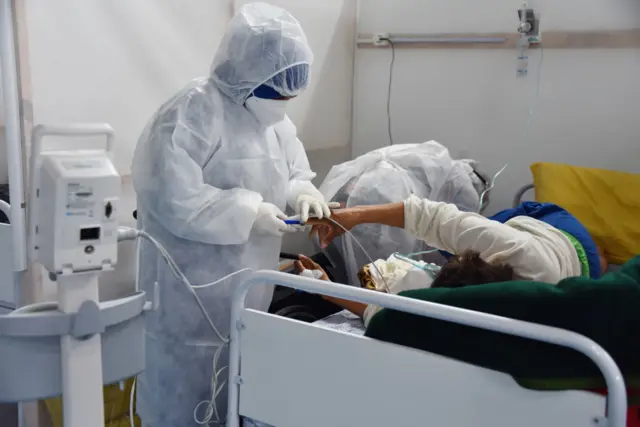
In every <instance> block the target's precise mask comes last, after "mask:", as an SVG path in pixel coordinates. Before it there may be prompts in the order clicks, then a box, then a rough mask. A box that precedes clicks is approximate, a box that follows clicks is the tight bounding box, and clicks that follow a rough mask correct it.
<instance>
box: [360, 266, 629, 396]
mask: <svg viewBox="0 0 640 427" xmlns="http://www.w3.org/2000/svg"><path fill="white" fill-rule="evenodd" d="M400 295H402V296H406V297H409V298H415V299H420V300H423V301H432V302H436V303H439V304H444V305H450V306H454V307H461V308H466V309H470V310H475V311H480V312H485V313H491V314H496V315H499V316H505V317H510V318H513V319H519V320H524V321H528V322H533V323H538V324H542V325H548V326H555V327H558V328H563V329H567V330H570V331H574V332H577V333H579V334H582V335H584V336H586V337H588V338H591V339H592V340H594V341H595V342H597V343H598V344H600V345H601V346H602V347H603V348H604V349H605V350H606V351H607V352H608V353H609V354H610V355H611V356H612V357H613V359H614V360H615V361H616V363H617V364H618V367H619V368H620V370H621V371H622V372H623V375H624V376H625V380H626V384H627V387H640V354H639V353H640V256H639V257H636V258H635V259H633V260H631V261H629V262H628V263H627V264H625V265H624V266H623V267H622V269H621V270H620V271H618V272H612V273H608V274H606V275H604V276H603V277H602V278H601V279H598V280H591V279H588V278H584V277H574V278H570V279H565V280H563V281H561V282H560V283H558V284H557V285H555V286H554V285H549V284H545V283H539V282H524V281H523V282H507V283H492V284H488V285H482V286H471V287H466V288H458V289H443V288H439V289H420V290H414V291H407V292H403V293H401V294H400ZM366 336H368V337H371V338H375V339H379V340H383V341H388V342H392V343H396V344H401V345H406V346H409V347H414V348H418V349H422V350H426V351H429V352H432V353H436V354H440V355H443V356H447V357H450V358H453V359H457V360H460V361H463V362H466V363H470V364H474V365H477V366H482V367H485V368H489V369H493V370H496V371H500V372H505V373H507V374H510V375H512V376H513V377H514V378H515V379H516V381H518V382H519V383H520V384H521V385H522V386H524V387H527V388H532V389H538V390H550V389H553V390H558V389H595V388H601V387H604V379H603V378H602V375H601V374H600V371H599V370H598V368H597V367H596V365H595V364H594V363H593V362H591V360H590V359H588V358H587V357H586V356H583V355H582V354H580V353H578V352H576V351H574V350H570V349H567V348H563V347H559V346H556V345H553V344H546V343H540V342H537V341H532V340H528V339H524V338H519V337H514V336H510V335H505V334H501V333H497V332H491V331H486V330H482V329H477V328H472V327H467V326H462V325H458V324H454V323H450V322H446V321H442V320H436V319H431V318H427V317H422V316H416V315H413V314H408V313H402V312H399V311H395V310H389V309H385V310H381V311H380V312H379V313H378V314H376V315H375V316H374V317H373V319H372V320H371V322H370V324H369V327H368V328H367V331H366Z"/></svg>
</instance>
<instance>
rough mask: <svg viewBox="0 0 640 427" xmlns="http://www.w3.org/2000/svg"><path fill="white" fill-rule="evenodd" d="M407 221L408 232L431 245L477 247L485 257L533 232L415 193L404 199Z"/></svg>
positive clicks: (454, 249)
mask: <svg viewBox="0 0 640 427" xmlns="http://www.w3.org/2000/svg"><path fill="white" fill-rule="evenodd" d="M404 221H405V229H406V230H407V231H408V232H410V233H412V234H414V235H415V236H416V237H417V238H419V239H422V240H424V241H425V242H426V243H427V244H428V245H430V246H433V247H435V248H437V249H440V250H444V251H447V252H450V253H452V254H459V253H461V252H464V251H465V250H473V251H476V252H479V253H480V255H481V257H482V258H483V259H487V258H488V257H490V256H491V255H493V254H495V253H497V252H504V251H506V250H509V249H510V248H515V247H518V246H522V245H525V244H527V242H528V241H529V240H531V235H530V234H528V233H524V232H522V231H518V230H516V229H514V228H512V227H509V226H508V225H504V224H501V223H499V222H497V221H492V220H490V219H487V218H485V217H483V216H482V215H478V214H476V213H473V212H461V211H460V210H458V208H457V207H456V206H455V205H453V204H450V203H444V202H433V201H431V200H427V199H420V198H418V197H415V196H411V197H409V198H408V199H407V200H405V202H404Z"/></svg>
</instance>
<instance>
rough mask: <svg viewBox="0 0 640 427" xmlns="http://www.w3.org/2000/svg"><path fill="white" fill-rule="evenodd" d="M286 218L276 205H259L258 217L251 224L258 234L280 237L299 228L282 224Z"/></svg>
mask: <svg viewBox="0 0 640 427" xmlns="http://www.w3.org/2000/svg"><path fill="white" fill-rule="evenodd" d="M286 218H287V216H286V215H285V214H284V213H283V212H282V211H281V210H280V209H278V207H277V206H276V205H273V204H271V203H265V202H262V203H260V206H259V207H258V216H257V217H256V221H255V222H254V223H253V228H254V229H255V230H256V231H257V232H259V233H260V234H267V235H271V236H278V237H281V236H282V235H284V233H293V232H296V231H298V229H299V226H293V225H288V224H285V223H284V219H286Z"/></svg>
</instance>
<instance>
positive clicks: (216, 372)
mask: <svg viewBox="0 0 640 427" xmlns="http://www.w3.org/2000/svg"><path fill="white" fill-rule="evenodd" d="M122 234H123V235H124V236H126V237H127V238H130V237H131V236H135V237H141V238H144V239H146V240H148V241H149V242H150V243H152V244H153V246H155V248H156V249H157V250H158V252H160V255H162V258H163V259H164V260H165V262H166V263H167V265H168V266H169V269H170V270H171V273H172V274H173V275H174V276H175V277H176V279H178V280H179V281H180V282H181V283H182V284H184V285H185V286H186V287H187V289H189V291H190V292H191V294H192V295H193V297H194V299H195V301H196V303H197V305H198V308H199V309H200V311H201V312H202V315H203V316H204V318H205V320H206V321H207V323H208V324H209V326H210V327H211V329H212V330H213V332H214V333H215V334H216V335H217V336H218V338H219V339H220V340H221V341H222V343H221V345H220V346H219V347H218V348H217V349H216V351H215V353H214V356H213V366H212V375H211V400H205V401H201V402H199V403H198V404H197V405H196V406H195V408H194V414H193V416H194V421H195V422H196V423H198V424H200V425H206V424H209V422H210V421H211V420H212V417H213V416H214V415H215V417H216V419H215V420H214V422H216V423H218V424H220V423H224V420H221V419H220V415H219V412H218V408H217V405H216V398H217V397H218V396H219V395H220V393H221V392H222V390H223V388H224V386H225V385H226V384H227V381H226V380H225V381H224V382H223V383H222V384H220V385H218V383H219V377H220V374H221V373H222V372H223V371H224V370H225V369H227V367H226V366H225V367H222V368H220V369H218V368H217V365H218V362H219V359H220V355H221V354H222V350H223V349H224V348H225V347H226V346H227V345H228V343H229V337H225V336H223V335H222V334H221V333H220V331H219V330H218V328H217V327H216V326H215V324H214V323H213V321H212V320H211V317H210V316H209V313H208V312H207V310H206V309H205V307H204V305H203V303H202V300H200V297H199V296H198V295H197V294H196V292H195V289H202V288H207V287H210V286H214V285H217V284H218V283H220V282H223V281H225V280H227V279H229V278H231V277H233V276H235V275H237V274H240V273H244V272H251V271H253V270H251V269H250V268H243V269H240V270H238V271H235V272H233V273H231V274H228V275H226V276H224V277H222V278H220V279H218V280H216V281H214V282H211V283H207V284H205V285H196V286H194V285H191V283H190V282H189V280H188V279H187V278H186V276H185V275H184V274H183V273H182V271H181V270H180V268H179V267H178V265H177V263H176V262H175V260H174V259H173V257H172V256H171V255H170V254H169V253H168V252H167V250H166V249H165V248H164V246H162V244H161V243H160V242H158V241H157V240H156V239H155V238H154V237H152V236H151V235H149V234H148V233H146V232H145V231H141V230H134V229H125V228H123V229H122ZM134 393H135V382H134V387H132V389H131V395H130V402H129V406H130V408H129V409H130V420H131V423H132V426H133V425H134V421H133V415H134V414H133V399H134ZM202 405H207V408H206V410H205V415H204V419H202V420H200V419H198V417H197V411H198V409H199V408H200V407H201V406H202Z"/></svg>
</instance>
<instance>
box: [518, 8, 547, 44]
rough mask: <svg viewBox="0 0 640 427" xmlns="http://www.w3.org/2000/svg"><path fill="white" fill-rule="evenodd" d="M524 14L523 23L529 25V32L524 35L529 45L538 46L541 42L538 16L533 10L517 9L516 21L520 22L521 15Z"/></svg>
mask: <svg viewBox="0 0 640 427" xmlns="http://www.w3.org/2000/svg"><path fill="white" fill-rule="evenodd" d="M523 14H524V21H525V22H526V23H528V24H529V31H527V32H526V33H524V34H525V35H526V36H527V41H528V42H529V44H539V43H540V42H542V32H541V31H540V14H539V13H536V12H534V10H533V9H518V19H519V20H520V22H522V15H523Z"/></svg>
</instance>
